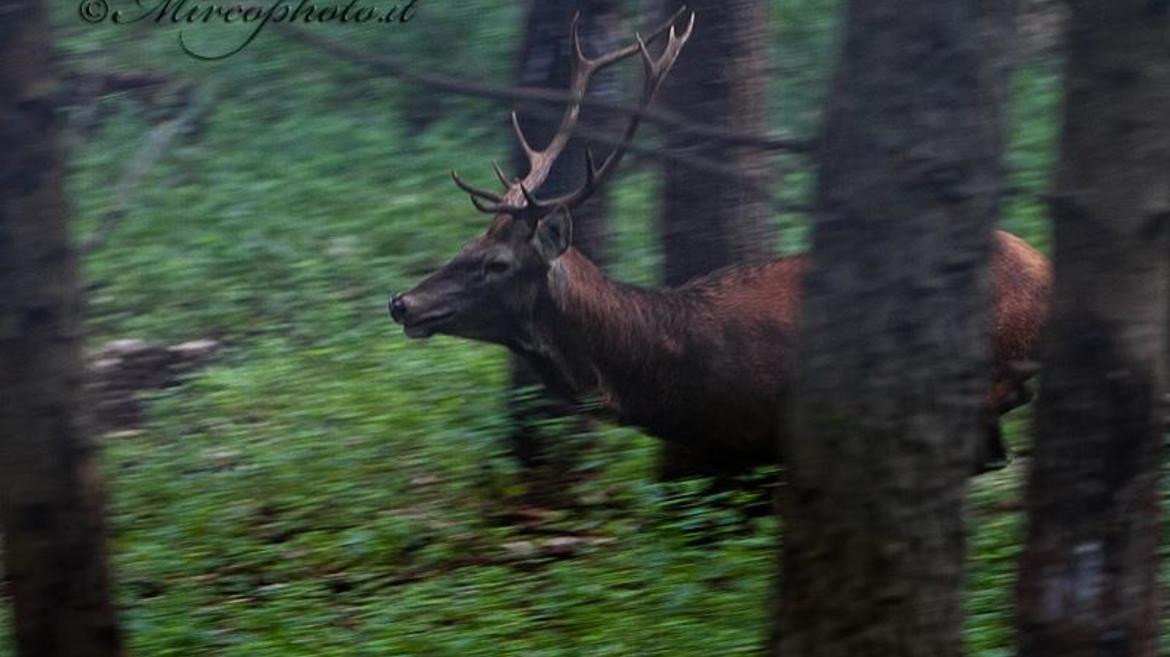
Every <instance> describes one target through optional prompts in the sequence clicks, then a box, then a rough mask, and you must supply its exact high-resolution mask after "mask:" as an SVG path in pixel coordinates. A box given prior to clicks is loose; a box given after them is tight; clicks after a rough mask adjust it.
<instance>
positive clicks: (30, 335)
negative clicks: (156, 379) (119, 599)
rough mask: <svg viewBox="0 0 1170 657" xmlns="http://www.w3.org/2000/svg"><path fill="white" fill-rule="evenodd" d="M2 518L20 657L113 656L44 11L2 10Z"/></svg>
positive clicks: (8, 1) (30, 4)
mask: <svg viewBox="0 0 1170 657" xmlns="http://www.w3.org/2000/svg"><path fill="white" fill-rule="evenodd" d="M0 17H2V20H0V144H3V147H2V148H0V290H3V293H2V294H0V400H2V401H0V517H2V520H3V529H4V541H5V545H4V559H5V571H6V573H7V576H8V579H9V582H10V590H11V592H12V602H13V608H14V616H15V630H16V631H15V634H16V648H17V652H18V654H20V655H23V656H24V657H57V656H66V655H68V656H70V657H88V656H103V657H104V656H110V655H119V654H121V641H120V636H119V633H118V627H117V624H116V620H115V617H114V611H113V606H112V604H111V601H110V580H109V575H108V572H107V568H106V557H105V550H104V546H103V540H104V536H103V526H102V516H101V508H100V495H99V494H98V490H97V488H98V485H97V484H98V481H99V478H98V476H97V471H96V469H95V466H94V463H93V459H92V452H91V449H90V445H89V443H88V442H87V436H86V433H85V431H84V430H83V425H82V422H81V420H80V415H81V409H80V406H79V400H80V397H81V382H82V376H83V366H82V360H81V330H80V327H79V305H80V295H79V289H78V282H77V267H76V260H75V258H74V254H73V251H72V250H71V248H70V245H69V240H68V236H67V234H66V207H65V201H64V191H63V188H62V181H61V175H62V163H61V153H60V149H59V147H58V141H57V116H56V112H55V108H54V106H53V99H52V97H51V96H50V94H51V93H52V91H53V89H54V77H53V74H52V72H51V71H50V65H49V61H50V55H49V32H48V24H47V21H46V7H45V3H44V2H42V1H40V0H3V1H2V2H0Z"/></svg>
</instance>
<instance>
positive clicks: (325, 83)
mask: <svg viewBox="0 0 1170 657" xmlns="http://www.w3.org/2000/svg"><path fill="white" fill-rule="evenodd" d="M513 4H514V3H496V2H486V1H483V0H481V1H478V2H462V3H453V4H451V3H448V4H444V5H440V4H438V3H434V4H431V5H427V6H426V7H425V10H424V11H422V12H420V15H419V16H418V18H417V19H416V21H415V22H413V23H412V24H410V25H409V26H406V27H404V28H399V29H398V30H397V31H395V32H394V33H393V34H369V33H363V34H357V33H356V32H355V31H354V29H353V28H346V29H344V30H332V31H331V30H326V31H327V32H329V33H330V34H332V35H334V36H339V37H341V36H344V37H345V38H347V39H350V40H357V41H361V42H364V43H367V44H368V45H369V47H370V48H371V52H377V51H379V50H380V51H382V52H386V53H393V54H396V55H398V56H401V57H407V58H409V59H410V61H412V62H415V63H417V65H418V66H419V67H428V66H431V65H433V64H435V63H439V62H441V63H443V68H446V69H448V70H455V71H458V72H461V73H463V74H467V75H474V76H475V77H487V78H491V79H496V80H500V81H505V80H506V79H507V76H508V73H509V71H508V68H509V65H510V63H511V61H512V55H511V50H512V44H514V42H515V26H516V24H517V17H516V9H515V8H514V7H512V6H511V5H513ZM827 4H829V5H832V4H833V3H827ZM60 11H61V15H60V17H59V21H58V22H59V24H60V27H61V29H60V31H59V39H60V41H61V48H62V50H63V51H64V53H65V57H64V58H63V60H62V61H63V63H64V65H65V66H67V67H73V68H77V69H85V70H127V71H129V70H142V69H144V68H145V69H149V70H151V71H154V72H156V73H160V74H163V75H166V76H170V77H173V78H176V79H184V80H192V81H195V82H196V83H197V84H199V85H200V87H201V89H202V90H203V93H206V94H209V95H211V96H212V97H213V98H214V102H213V104H212V110H211V113H210V115H209V116H208V117H207V118H206V121H205V123H204V124H203V125H201V126H200V127H199V129H198V130H195V131H191V132H190V133H189V134H186V135H184V136H183V137H182V138H180V140H179V141H178V143H177V145H176V146H175V147H173V148H172V149H171V150H170V151H169V152H168V153H167V154H166V156H165V157H164V158H163V159H162V160H161V161H160V162H159V164H158V165H157V166H155V167H154V168H152V169H151V170H150V171H149V172H148V173H147V174H146V176H145V178H144V181H143V184H142V186H141V188H140V190H138V192H137V195H136V197H135V199H134V203H133V207H132V210H131V212H130V213H129V215H128V216H127V217H126V218H125V220H124V221H123V222H122V223H121V224H120V225H119V226H117V228H116V230H115V232H114V233H113V235H112V236H111V238H110V241H109V243H108V244H107V245H106V246H105V247H104V248H102V249H101V250H99V251H98V252H96V253H94V254H92V255H91V256H90V257H88V258H87V259H86V261H85V263H84V265H85V277H86V279H87V283H88V289H89V298H88V319H87V322H88V330H89V333H90V336H91V337H90V340H91V344H92V345H93V346H97V345H99V344H100V343H102V342H104V341H106V340H110V339H116V338H124V337H137V338H145V339H149V340H157V341H165V342H173V341H179V340H186V339H192V338H198V337H209V336H210V337H216V338H217V339H219V340H221V341H223V342H224V343H225V344H226V345H227V349H226V350H225V352H224V353H222V354H221V356H220V357H219V358H218V360H217V361H216V363H215V364H214V365H213V366H212V367H210V368H207V369H204V370H202V371H200V372H198V373H196V374H193V375H192V376H190V377H189V378H188V380H186V381H185V383H184V385H182V386H179V387H175V388H171V389H168V390H165V391H161V392H158V393H155V394H154V395H153V397H152V399H151V403H150V419H149V422H148V423H147V424H146V425H145V426H143V427H141V428H140V429H139V430H135V431H130V432H123V433H120V434H116V435H113V436H110V437H108V438H107V439H106V440H105V441H104V463H105V469H106V473H107V476H108V481H109V487H110V491H111V499H110V516H111V524H112V533H113V536H112V540H113V551H114V564H115V568H116V571H117V576H118V578H119V581H120V589H119V597H120V603H121V605H122V608H123V610H124V619H125V623H126V629H127V631H128V634H129V638H130V642H131V646H132V649H133V652H134V653H135V654H139V655H152V656H153V655H184V656H186V655H223V656H229V655H241V656H242V655H247V656H248V657H261V656H264V655H282V656H284V655H314V656H323V655H347V656H350V655H379V656H381V655H426V656H428V657H440V656H442V655H456V654H458V655H461V656H470V655H493V656H494V655H513V654H514V655H526V656H530V657H536V656H554V655H591V656H600V655H629V654H644V655H657V654H670V655H709V654H721V655H736V654H743V655H746V654H754V653H755V650H756V646H758V644H759V641H760V639H761V636H762V632H763V628H764V627H765V623H764V600H765V598H766V596H767V593H768V589H769V587H770V586H771V583H772V577H773V572H774V570H775V562H774V559H775V553H776V544H775V537H776V535H777V533H778V531H779V528H778V527H777V526H776V521H775V520H774V519H773V518H771V517H765V518H756V519H746V518H745V516H744V514H742V513H740V512H739V510H738V509H739V508H740V507H743V506H744V505H745V504H746V501H745V499H744V498H745V497H750V495H747V494H728V493H723V494H719V495H709V494H706V493H704V491H705V490H706V488H705V487H704V486H703V482H683V483H680V484H669V485H668V484H660V483H655V482H654V481H653V479H652V477H651V469H652V468H651V463H652V456H653V448H654V443H653V441H651V440H650V439H648V438H646V437H644V436H641V435H639V434H637V433H636V432H633V431H630V430H627V429H620V428H614V427H603V428H599V429H598V430H597V431H596V433H595V434H594V435H590V436H574V435H566V436H565V440H566V441H569V442H572V441H586V442H588V447H587V449H586V450H585V453H586V454H587V458H586V459H584V460H583V461H582V462H581V464H580V467H581V468H582V469H583V470H584V471H586V472H585V474H587V475H588V476H583V477H580V478H579V481H580V483H578V484H576V487H575V489H574V492H575V497H576V499H577V503H576V504H574V505H573V506H572V507H571V508H567V509H562V510H555V511H540V512H537V511H536V510H533V509H530V508H528V507H526V506H525V505H524V502H523V501H524V499H525V493H526V492H527V490H526V482H525V480H524V478H523V476H522V473H520V472H518V471H517V470H516V468H515V466H514V465H513V464H512V463H511V462H510V461H509V460H508V459H507V458H506V457H505V456H504V454H503V448H502V446H501V438H502V436H503V435H504V434H505V416H504V407H503V397H502V394H501V391H502V389H503V385H504V380H505V376H506V372H505V358H504V353H503V352H502V350H500V349H497V348H492V347H486V346H478V345H474V344H471V343H468V342H462V341H455V340H451V339H444V338H436V339H434V340H432V341H430V342H427V343H425V344H424V343H417V342H410V343H408V342H407V341H406V340H405V339H404V338H403V337H402V336H401V334H400V331H399V330H398V329H396V328H395V327H394V326H392V325H391V324H390V323H389V321H388V320H387V317H386V313H385V301H386V297H387V294H388V293H389V292H390V291H391V290H397V289H402V288H404V287H406V286H407V285H409V284H410V283H411V282H412V281H413V280H414V279H416V278H417V277H418V276H419V275H420V274H422V273H424V272H426V271H427V270H429V269H430V268H431V267H434V266H436V265H438V264H439V263H441V262H442V261H443V260H444V259H445V258H446V257H447V256H449V255H450V254H451V253H453V252H454V251H455V249H456V248H457V246H458V245H459V244H461V243H462V242H463V241H464V240H466V239H467V238H469V237H470V236H472V235H473V234H475V233H476V232H478V231H479V230H481V228H482V225H483V219H482V218H481V217H480V216H478V215H477V214H476V213H474V212H472V211H470V208H469V206H468V205H467V201H466V199H465V198H464V196H463V195H461V194H459V193H457V192H456V191H455V190H454V189H453V188H452V187H451V186H450V185H449V182H448V180H447V179H446V171H447V170H448V169H450V168H451V167H453V166H459V167H460V168H462V169H466V170H468V172H469V173H470V174H471V175H472V176H473V177H475V176H483V178H484V179H485V180H486V176H487V175H488V173H487V168H486V165H487V163H488V162H489V161H490V160H491V159H492V158H493V157H495V158H499V157H500V156H501V155H502V154H503V153H505V152H506V149H507V148H508V145H507V144H506V142H505V139H506V138H507V135H506V132H505V130H504V129H503V123H502V121H501V120H500V117H502V116H504V112H503V108H502V107H500V106H498V105H491V104H488V103H486V102H481V101H476V100H471V99H465V98H455V97H447V96H436V95H433V94H431V93H430V92H420V91H419V90H417V89H414V88H410V87H407V86H404V85H402V84H400V83H398V82H394V81H390V80H385V79H378V78H376V77H374V76H372V75H370V74H369V73H367V72H366V71H362V70H360V69H357V68H354V67H351V66H350V65H347V64H343V63H340V62H337V61H334V60H332V59H329V58H327V57H325V56H322V55H320V54H318V53H316V52H314V51H312V50H309V49H306V48H304V47H301V46H298V45H296V44H294V43H290V42H288V41H285V40H283V39H282V38H281V37H279V36H278V35H277V34H276V33H275V32H274V31H271V30H270V31H268V32H266V33H265V34H264V35H262V36H261V37H260V38H259V39H257V41H256V42H255V43H253V44H252V45H251V46H249V47H248V48H246V49H245V50H243V51H242V52H241V53H239V54H238V55H235V56H233V57H232V58H230V59H227V60H224V61H222V62H219V63H212V64H209V63H204V62H197V61H195V60H192V59H190V58H187V57H186V56H184V55H182V54H181V52H180V51H179V50H178V48H177V45H176V43H175V38H176V34H175V30H173V29H171V28H162V27H155V26H152V25H139V26H135V28H134V29H130V28H125V27H117V26H110V25H102V26H86V25H83V24H80V23H79V22H78V21H77V20H76V18H75V16H74V14H73V13H72V10H71V9H69V8H67V7H66V8H63V9H61V10H60ZM831 13H832V12H831V8H828V7H826V3H820V2H812V1H811V0H801V1H798V2H792V3H784V8H783V9H781V10H779V11H778V14H779V15H778V17H777V21H778V23H777V25H778V27H777V31H776V52H777V56H776V60H777V65H776V68H775V70H776V75H777V79H778V80H781V82H779V83H778V86H779V87H780V88H782V93H778V102H777V105H778V106H779V107H781V108H782V110H783V111H778V112H777V113H776V116H777V125H776V128H777V129H787V130H789V131H793V132H809V131H812V130H814V129H815V124H816V120H815V117H816V113H817V108H818V107H819V103H820V99H821V97H822V95H823V93H822V91H823V86H824V79H825V76H826V73H827V71H828V70H829V68H830V65H831V57H832V38H833V34H834V27H833V26H834V23H833V20H832V17H831ZM208 38H223V39H225V43H226V42H233V41H232V40H231V39H229V38H228V37H226V36H222V35H215V34H212V35H210V36H209V37H208ZM481 73H482V75H481ZM1016 80H1017V83H1016V85H1015V87H1016V89H1015V90H1016V94H1015V101H1014V105H1013V111H1012V119H1013V129H1012V134H1013V146H1012V149H1011V152H1010V153H1009V156H1008V162H1009V165H1010V167H1011V169H1012V172H1013V179H1014V181H1015V184H1016V186H1017V187H1018V188H1019V189H1021V190H1022V191H1021V193H1020V194H1019V195H1017V196H1014V197H1013V198H1012V199H1011V202H1010V203H1009V205H1008V207H1009V209H1010V211H1009V216H1008V218H1007V224H1008V226H1009V228H1011V229H1013V230H1015V231H1017V232H1020V233H1021V234H1023V235H1024V236H1026V237H1027V238H1029V239H1031V240H1033V241H1034V242H1037V243H1040V244H1045V243H1046V241H1047V239H1046V235H1045V230H1046V228H1045V223H1044V219H1043V211H1042V209H1041V206H1040V205H1039V204H1038V203H1037V202H1036V201H1035V194H1036V193H1038V192H1039V191H1041V190H1043V188H1044V186H1045V180H1046V176H1047V171H1048V167H1049V164H1050V162H1051V159H1052V149H1053V135H1054V131H1055V127H1054V116H1055V105H1056V102H1057V100H1058V87H1059V85H1058V82H1057V70H1056V67H1055V65H1054V64H1053V63H1052V62H1050V61H1047V60H1046V59H1043V58H1040V59H1039V60H1037V61H1029V62H1026V65H1025V66H1024V67H1023V68H1022V69H1021V70H1020V71H1019V74H1018V75H1017V76H1016ZM95 102H97V103H99V105H100V107H101V108H103V111H104V112H105V116H106V117H107V118H106V119H105V120H104V121H102V122H100V123H99V124H98V125H97V128H96V129H94V130H93V131H91V132H89V133H86V134H84V135H80V136H78V138H77V145H76V147H75V148H74V150H73V152H72V157H71V172H70V179H69V182H70V190H71V195H72V198H73V199H74V210H75V216H76V217H77V221H76V226H77V232H78V233H79V234H81V235H85V234H88V233H90V232H92V231H93V230H94V229H95V224H96V221H97V220H96V218H97V217H98V216H100V215H101V214H102V213H103V212H104V211H105V210H106V209H107V208H108V207H110V204H111V203H112V202H113V201H112V189H113V188H114V186H115V184H116V181H117V180H118V178H119V176H120V175H121V172H122V170H123V169H124V166H125V163H126V162H127V161H128V160H129V159H130V158H131V157H132V156H133V153H134V151H135V150H136V149H137V148H138V144H139V143H140V142H141V140H142V136H143V135H144V134H145V133H146V131H148V130H149V129H150V128H151V126H152V125H153V124H154V123H155V122H156V121H157V120H158V119H157V117H156V116H153V115H152V114H151V112H150V111H147V110H146V109H143V108H142V107H141V106H140V105H139V104H137V103H136V102H134V101H133V100H132V99H131V98H129V97H127V96H125V95H119V94H114V95H109V96H105V97H102V98H99V99H97V100H96V101H95ZM420 104H421V105H422V107H423V111H428V112H430V113H432V114H433V115H434V116H433V117H430V118H432V119H433V120H429V122H428V123H427V125H426V126H425V127H423V128H420V127H418V126H417V125H414V124H412V123H411V120H412V119H411V117H412V116H416V115H417V113H418V112H419V111H420ZM416 118H417V116H416ZM627 169H629V167H627ZM810 179H811V177H810V176H809V175H808V174H807V173H800V172H797V173H793V174H790V175H788V176H787V177H786V179H785V184H784V185H783V193H784V194H785V195H787V196H791V197H793V198H797V197H799V196H800V195H801V194H802V193H803V190H804V189H805V188H807V186H808V182H809V180H810ZM655 188H656V182H655V180H654V176H653V173H652V171H651V170H650V169H649V168H646V167H643V168H636V169H633V170H631V171H627V173H626V175H625V176H624V177H623V178H622V179H621V181H620V182H619V183H618V184H617V185H616V188H615V191H614V194H615V199H616V209H615V215H616V216H615V221H614V222H613V225H614V228H615V231H616V232H617V245H618V246H617V258H618V260H617V262H616V264H615V267H614V269H615V272H616V274H617V275H618V276H619V277H621V278H623V279H625V280H632V281H639V282H651V281H653V279H654V276H655V272H656V271H657V265H658V261H657V254H656V252H655V246H654V238H653V233H654V231H653V220H652V217H653V203H654V197H655V195H656V189H655ZM782 221H783V228H784V233H785V236H786V237H785V242H784V244H785V249H786V250H794V249H797V248H799V246H800V244H801V240H802V235H803V219H802V218H800V217H798V216H795V215H793V216H785V217H784V218H783V219H782ZM1025 424H1026V422H1025V418H1024V417H1022V416H1020V417H1015V418H1013V420H1012V421H1011V422H1010V426H1009V433H1010V435H1011V436H1012V437H1013V439H1014V440H1016V441H1017V442H1019V441H1021V440H1022V438H1021V436H1022V434H1023V433H1024V427H1025ZM1018 499H1019V467H1018V465H1017V466H1013V467H1010V468H1008V469H1007V470H1004V471H1002V472H999V473H994V474H989V475H986V476H983V477H979V478H977V479H976V480H975V481H974V484H973V495H972V502H971V507H972V510H971V520H972V523H971V527H972V531H973V536H972V540H971V546H972V558H971V568H972V571H971V576H970V584H969V589H970V595H969V610H970V617H969V622H968V632H967V639H968V643H969V647H970V649H971V652H972V654H976V655H982V656H985V657H991V656H998V655H1006V654H1008V651H1009V649H1010V645H1011V631H1010V623H1011V598H1012V593H1011V582H1012V577H1013V568H1014V559H1015V557H1016V554H1017V551H1018V546H1019V544H1020V512H1019V510H1018V506H1017V505H1016V504H1015V502H1016V501H1017V500H1018ZM3 650H4V648H0V653H2V652H3Z"/></svg>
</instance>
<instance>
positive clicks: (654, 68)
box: [529, 10, 695, 210]
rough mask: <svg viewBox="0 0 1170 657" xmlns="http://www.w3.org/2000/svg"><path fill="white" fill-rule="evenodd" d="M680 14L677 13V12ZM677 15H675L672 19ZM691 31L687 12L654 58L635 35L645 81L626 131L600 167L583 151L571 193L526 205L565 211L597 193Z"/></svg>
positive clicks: (610, 173) (591, 155)
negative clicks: (581, 171)
mask: <svg viewBox="0 0 1170 657" xmlns="http://www.w3.org/2000/svg"><path fill="white" fill-rule="evenodd" d="M680 11H681V10H680ZM677 15H678V12H676V14H675V16H677ZM694 28H695V14H694V12H691V18H690V20H689V21H688V22H687V29H686V31H684V32H683V33H682V34H681V35H679V34H677V33H676V32H675V29H674V26H673V25H671V26H670V36H669V38H668V39H667V43H666V47H665V48H663V51H662V54H661V55H659V57H658V58H657V59H655V58H654V57H653V56H652V55H651V54H650V51H649V49H648V48H647V47H646V41H645V40H643V39H642V37H641V36H640V35H637V34H635V38H636V39H637V44H635V46H634V47H635V48H637V49H638V51H639V52H640V53H641V54H642V64H643V67H644V68H645V70H646V79H645V81H644V84H643V87H642V99H641V101H640V102H639V104H638V112H637V113H635V114H634V115H633V117H631V118H630V123H629V124H628V125H627V126H626V131H625V133H624V134H623V135H622V138H621V140H620V141H619V142H618V144H617V146H615V147H614V149H613V150H612V151H610V153H609V155H607V156H606V158H605V159H604V160H603V161H602V163H601V166H599V167H595V166H594V161H593V154H592V153H591V152H590V151H589V150H588V149H586V151H585V157H586V163H587V164H586V174H585V182H584V183H583V184H582V185H581V186H580V187H579V188H577V189H576V190H575V191H572V192H569V193H568V194H564V195H562V196H558V197H556V198H552V199H547V200H543V201H538V202H536V203H533V202H532V200H531V199H530V200H529V206H530V207H534V208H539V209H541V210H548V209H551V208H555V207H556V206H558V205H564V206H566V207H568V208H572V207H574V206H577V205H580V204H581V203H583V202H585V201H586V200H587V199H588V198H589V197H590V196H592V195H593V192H595V191H596V190H597V188H599V187H600V186H601V185H602V184H603V183H605V181H606V180H608V178H609V176H611V175H612V174H613V172H614V171H615V170H616V168H617V164H618V162H620V161H621V159H622V157H623V156H624V155H625V152H626V149H627V148H628V147H629V145H630V142H631V141H632V140H633V137H634V133H635V132H636V131H637V129H638V126H639V124H640V123H641V121H642V111H644V110H645V109H646V108H647V107H648V106H649V105H650V102H651V101H652V100H653V99H654V95H655V94H656V93H657V92H658V88H659V87H660V86H661V85H662V81H663V80H664V79H666V75H667V74H668V73H670V69H671V68H672V67H673V66H674V63H675V61H677V59H678V56H679V54H680V53H681V52H682V48H683V46H685V45H686V43H687V40H688V39H690V38H691V34H692V33H693V32H694Z"/></svg>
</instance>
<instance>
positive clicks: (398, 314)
mask: <svg viewBox="0 0 1170 657" xmlns="http://www.w3.org/2000/svg"><path fill="white" fill-rule="evenodd" d="M390 319H393V320H394V321H395V322H398V323H399V324H401V323H402V320H404V319H406V301H405V300H403V298H402V295H401V294H396V295H394V296H393V297H391V298H390Z"/></svg>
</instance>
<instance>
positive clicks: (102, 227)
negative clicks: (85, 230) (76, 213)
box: [82, 92, 209, 253]
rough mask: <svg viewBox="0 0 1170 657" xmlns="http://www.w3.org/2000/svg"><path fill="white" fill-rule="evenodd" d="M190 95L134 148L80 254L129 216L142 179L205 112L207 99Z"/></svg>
mask: <svg viewBox="0 0 1170 657" xmlns="http://www.w3.org/2000/svg"><path fill="white" fill-rule="evenodd" d="M194 96H195V99H194V100H193V101H191V102H190V103H189V104H188V105H187V107H186V109H184V110H183V111H182V112H181V113H180V114H179V115H178V116H176V117H175V118H173V119H171V120H170V121H166V122H164V123H160V124H159V125H157V126H155V128H154V129H153V130H151V131H150V132H149V133H147V135H146V137H145V138H144V139H143V141H142V146H140V147H139V148H138V152H137V153H135V155H134V158H133V159H131V160H130V164H128V165H127V166H126V171H125V172H124V173H123V174H122V178H121V179H120V180H119V181H118V185H117V187H116V188H115V190H114V201H113V203H112V204H111V206H110V208H109V209H108V210H106V211H105V213H103V214H102V216H101V217H99V218H98V224H97V227H96V228H95V229H94V233H93V235H92V236H90V238H89V239H88V240H87V241H86V242H85V243H84V244H83V245H82V251H83V252H84V253H92V252H93V251H96V250H97V249H100V248H101V247H103V246H104V245H105V244H106V242H107V241H109V239H110V235H112V234H113V232H114V229H115V228H116V227H117V226H118V224H119V223H121V221H122V220H123V219H124V218H125V217H126V215H127V214H129V212H130V205H131V202H132V201H133V199H134V195H135V194H136V193H137V192H138V187H139V185H140V184H141V182H142V178H143V176H145V175H146V172H147V171H149V170H150V169H151V168H152V167H153V166H154V165H155V164H156V163H157V162H158V160H159V159H160V158H161V157H162V156H163V155H164V154H165V153H166V151H167V150H168V149H169V148H170V146H171V144H172V143H173V142H174V140H175V138H176V137H177V136H178V135H179V134H181V133H182V132H183V130H185V129H186V128H187V126H188V125H189V124H191V123H192V122H193V121H194V120H195V119H196V118H198V117H199V116H200V115H201V114H203V112H204V111H206V109H207V107H208V106H209V99H208V98H207V97H206V96H205V95H203V94H201V93H199V92H195V93H194Z"/></svg>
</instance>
